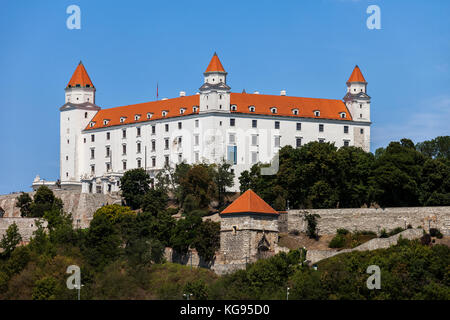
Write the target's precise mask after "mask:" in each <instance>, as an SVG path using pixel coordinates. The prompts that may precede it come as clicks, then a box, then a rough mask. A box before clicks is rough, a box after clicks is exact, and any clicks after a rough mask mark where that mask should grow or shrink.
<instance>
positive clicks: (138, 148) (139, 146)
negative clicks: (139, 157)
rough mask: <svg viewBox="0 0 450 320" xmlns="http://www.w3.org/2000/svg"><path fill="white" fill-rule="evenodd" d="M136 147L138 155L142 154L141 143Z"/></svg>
mask: <svg viewBox="0 0 450 320" xmlns="http://www.w3.org/2000/svg"><path fill="white" fill-rule="evenodd" d="M136 147H137V153H141V143H140V142H138V143H137V145H136Z"/></svg>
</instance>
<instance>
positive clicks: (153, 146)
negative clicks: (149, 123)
mask: <svg viewBox="0 0 450 320" xmlns="http://www.w3.org/2000/svg"><path fill="white" fill-rule="evenodd" d="M155 150H156V140H152V151H155Z"/></svg>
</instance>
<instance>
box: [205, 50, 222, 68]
mask: <svg viewBox="0 0 450 320" xmlns="http://www.w3.org/2000/svg"><path fill="white" fill-rule="evenodd" d="M217 71H219V72H225V69H224V68H223V66H222V63H221V62H220V60H219V57H218V56H217V53H215V52H214V55H213V57H212V59H211V61H210V62H209V65H208V68H206V71H205V73H206V72H217Z"/></svg>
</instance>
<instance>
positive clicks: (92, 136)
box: [91, 134, 95, 142]
mask: <svg viewBox="0 0 450 320" xmlns="http://www.w3.org/2000/svg"><path fill="white" fill-rule="evenodd" d="M94 141H95V135H93V134H91V142H94Z"/></svg>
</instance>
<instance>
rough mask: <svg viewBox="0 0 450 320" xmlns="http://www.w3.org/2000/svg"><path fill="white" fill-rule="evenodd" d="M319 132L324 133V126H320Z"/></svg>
mask: <svg viewBox="0 0 450 320" xmlns="http://www.w3.org/2000/svg"><path fill="white" fill-rule="evenodd" d="M319 132H323V124H319Z"/></svg>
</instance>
